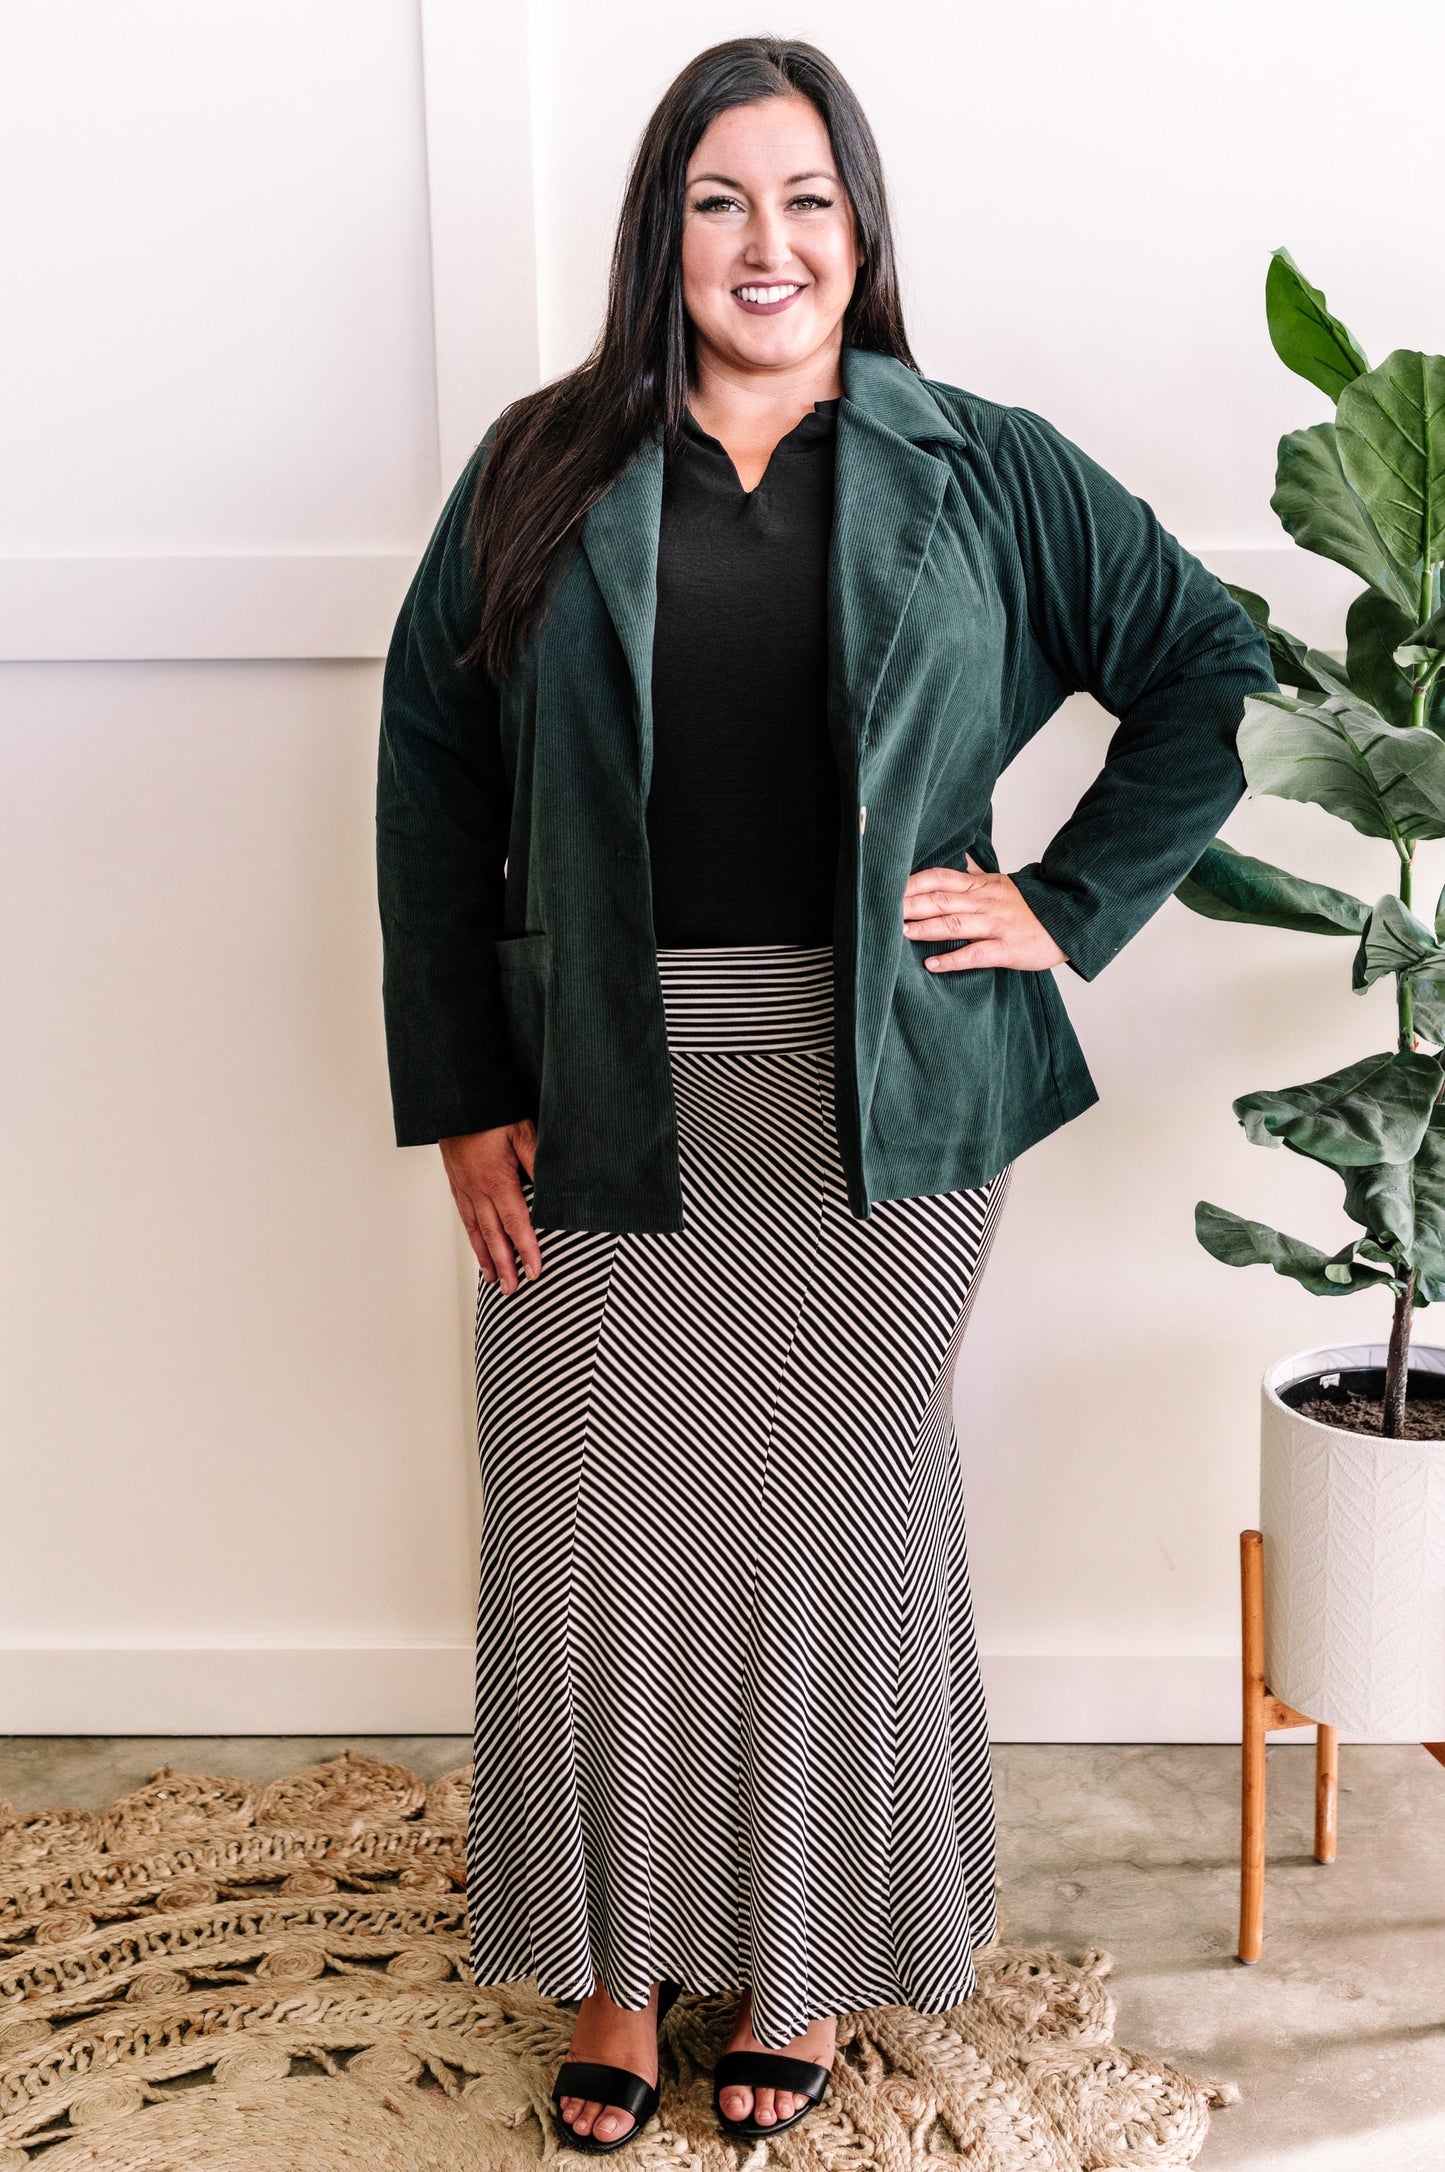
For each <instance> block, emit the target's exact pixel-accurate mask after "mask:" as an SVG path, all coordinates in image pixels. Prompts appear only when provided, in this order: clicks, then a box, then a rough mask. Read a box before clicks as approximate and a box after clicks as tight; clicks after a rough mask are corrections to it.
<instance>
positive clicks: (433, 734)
mask: <svg viewBox="0 0 1445 2172" xmlns="http://www.w3.org/2000/svg"><path fill="white" fill-rule="evenodd" d="M494 431H495V425H493V428H492V430H489V431H488V432H487V435H486V436H485V437H484V438H483V439H482V442H481V444H480V445H479V446H478V447H477V449H476V451H475V452H474V453H473V455H472V457H471V459H470V460H469V461H468V463H467V465H466V467H465V468H464V469H463V471H462V473H461V475H460V476H459V477H458V479H457V481H456V483H455V485H454V486H453V488H452V492H451V495H450V496H449V497H448V499H447V501H446V504H445V505H444V506H443V508H442V512H441V516H440V518H439V519H438V521H437V524H436V527H435V529H434V530H433V532H432V537H431V540H430V542H429V543H428V544H427V547H426V550H425V552H424V554H423V556H422V560H421V563H420V565H419V566H418V567H417V570H416V573H415V576H414V577H413V579H412V583H411V586H410V588H409V589H408V590H407V593H406V598H405V600H404V602H403V603H402V606H401V612H400V615H399V616H398V618H397V621H396V627H395V630H394V632H393V634H392V637H391V643H390V646H389V648H388V650H387V657H386V668H385V671H384V674H383V678H382V697H381V737H380V748H379V753H378V760H377V787H376V871H377V898H378V903H379V906H380V912H381V930H382V959H383V963H382V1006H383V1010H384V1013H385V1020H386V1052H387V1065H388V1069H389V1072H390V1078H391V1098H392V1113H393V1118H394V1123H395V1130H396V1143H397V1145H398V1146H424V1145H430V1144H431V1143H433V1142H434V1141H436V1140H438V1139H444V1138H449V1137H452V1136H453V1135H455V1134H456V1133H459V1132H470V1131H486V1130H490V1129H491V1128H492V1127H493V1126H494V1125H497V1124H508V1123H515V1122H517V1121H518V1120H519V1119H520V1118H521V1117H523V1116H527V1115H532V1114H534V1113H535V1111H534V1109H533V1106H532V1100H531V1096H530V1095H529V1093H528V1091H527V1089H526V1086H525V1085H524V1083H523V1080H522V1078H521V1077H520V1075H519V1073H518V1070H517V1067H516V1063H515V1061H514V1058H513V1054H512V1048H511V1043H510V1040H509V1037H508V1033H507V1024H506V1018H505V1015H504V1012H503V1008H502V998H501V988H500V976H499V973H498V966H497V954H496V950H495V948H494V945H495V941H496V938H497V936H498V934H499V933H500V932H501V924H502V896H503V889H504V868H505V863H506V854H507V836H508V830H509V826H510V815H511V787H510V783H509V780H508V776H507V771H506V766H505V763H504V761H503V758H502V743H501V718H500V702H499V698H498V694H497V689H496V687H495V686H494V685H493V684H492V682H491V680H490V679H489V678H488V677H487V676H486V675H485V674H484V673H483V672H481V671H480V670H478V669H476V668H468V669H463V667H462V666H461V665H460V664H459V663H458V662H457V657H458V654H459V653H460V651H461V650H462V649H464V648H465V647H466V646H467V644H468V642H469V641H470V640H471V639H472V637H473V636H474V634H475V632H476V629H477V624H478V621H479V617H480V601H481V599H480V596H479V594H478V592H477V588H476V582H475V579H474V576H473V571H472V559H471V542H470V536H469V533H468V530H469V521H468V511H469V507H470V504H471V498H472V493H473V491H474V489H475V487H476V483H477V478H478V475H479V473H480V470H481V468H482V466H483V465H484V464H485V460H486V456H487V453H488V451H489V450H490V446H491V441H492V437H493V434H494Z"/></svg>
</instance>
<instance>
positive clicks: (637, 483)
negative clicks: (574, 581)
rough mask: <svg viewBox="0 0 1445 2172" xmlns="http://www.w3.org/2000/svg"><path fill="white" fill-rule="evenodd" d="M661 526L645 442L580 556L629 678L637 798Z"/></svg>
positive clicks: (655, 455)
mask: <svg viewBox="0 0 1445 2172" xmlns="http://www.w3.org/2000/svg"><path fill="white" fill-rule="evenodd" d="M661 526H662V440H661V438H660V437H651V438H648V439H646V440H645V441H644V443H643V444H642V445H640V446H639V447H638V450H637V451H636V452H635V453H634V454H633V457H632V459H631V460H630V461H629V463H628V465H627V466H626V467H625V468H624V469H623V471H622V473H621V474H620V475H619V476H618V478H617V480H616V481H615V482H614V483H612V484H610V485H609V487H608V488H607V489H606V490H605V491H604V492H603V494H602V496H601V497H600V498H599V499H598V500H597V503H596V504H595V505H594V506H592V507H591V508H590V510H589V511H588V513H587V515H586V517H585V519H584V520H583V522H582V549H583V551H584V553H585V554H586V558H587V563H588V565H589V566H590V567H591V568H592V575H593V578H594V580H595V581H596V583H597V586H598V587H599V588H600V589H601V591H602V600H603V602H604V603H605V604H606V606H607V612H608V616H609V617H610V618H611V620H612V623H613V625H614V626H615V627H616V629H617V638H618V640H619V641H620V642H621V643H622V653H623V655H624V656H625V657H626V658H627V669H628V672H629V673H630V675H631V678H632V691H633V700H634V706H635V713H636V717H637V729H638V758H639V765H640V771H641V781H642V795H643V797H644V799H645V798H646V796H647V788H648V785H649V784H650V782H651V779H652V634H653V627H654V625H655V624H656V620H657V541H658V534H659V531H660V529H661Z"/></svg>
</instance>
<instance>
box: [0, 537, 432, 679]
mask: <svg viewBox="0 0 1445 2172" xmlns="http://www.w3.org/2000/svg"><path fill="white" fill-rule="evenodd" d="M421 547H422V546H421V543H420V542H419V543H418V544H417V547H416V550H415V551H412V552H404V551H353V552H345V553H336V554H325V555H323V554H320V553H315V554H312V553H307V554H304V555H302V554H297V553H287V554H284V555H281V556H276V557H263V556H245V557H234V558H232V557H221V556H210V555H206V554H197V555H194V556H187V557H177V558H160V557H143V556H134V557H116V558H7V559H4V560H0V662H3V663H150V662H154V661H157V660H161V659H174V660H181V659H189V660H193V661H194V660H195V659H197V658H203V659H207V660H214V661H217V662H221V661H227V662H256V661H260V660H264V659H270V658H288V657H289V658H298V659H300V658H319V657H331V658H337V657H377V656H384V655H385V654H386V647H387V642H388V641H389V639H390V637H391V630H392V627H393V626H394V625H395V623H396V614H397V612H398V611H399V609H400V608H401V600H402V597H403V596H404V595H405V594H406V591H407V587H408V585H409V583H410V581H411V577H412V574H413V573H414V572H415V571H416V562H417V559H418V557H419V556H420V554H421Z"/></svg>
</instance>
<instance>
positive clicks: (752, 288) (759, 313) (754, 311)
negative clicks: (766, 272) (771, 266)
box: [733, 279, 804, 317]
mask: <svg viewBox="0 0 1445 2172" xmlns="http://www.w3.org/2000/svg"><path fill="white" fill-rule="evenodd" d="M784 286H793V283H792V281H791V280H788V279H769V280H763V279H759V280H757V281H756V282H755V283H754V282H751V281H750V282H749V286H748V292H749V293H758V294H768V293H772V292H774V291H775V290H776V289H777V288H778V287H784ZM803 291H804V289H803V288H802V287H801V286H793V291H792V293H791V294H784V295H783V296H782V297H781V298H780V299H779V300H778V301H776V302H750V301H747V300H745V299H744V294H743V290H742V289H741V288H740V287H734V288H733V300H734V301H735V302H736V303H737V305H738V307H739V309H745V310H746V311H747V313H748V315H749V316H750V317H776V316H777V314H778V312H779V310H780V309H790V308H791V307H792V305H793V303H794V302H795V301H796V300H797V299H798V296H799V295H800V294H801V293H803Z"/></svg>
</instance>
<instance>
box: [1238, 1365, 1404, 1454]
mask: <svg viewBox="0 0 1445 2172" xmlns="http://www.w3.org/2000/svg"><path fill="white" fill-rule="evenodd" d="M1279 1399H1280V1401H1281V1402H1282V1403H1288V1405H1289V1407H1290V1409H1291V1410H1297V1411H1298V1412H1299V1414H1300V1416H1301V1417H1302V1418H1313V1419H1314V1420H1315V1421H1316V1423H1317V1424H1320V1425H1333V1426H1338V1427H1340V1428H1341V1429H1342V1430H1343V1431H1344V1432H1346V1433H1376V1434H1378V1433H1379V1431H1380V1420H1381V1418H1382V1417H1383V1415H1384V1409H1385V1368H1384V1366H1383V1365H1362V1366H1359V1367H1356V1368H1354V1369H1353V1370H1351V1371H1348V1372H1330V1373H1316V1374H1314V1375H1313V1377H1312V1378H1310V1379H1308V1380H1296V1381H1293V1382H1292V1383H1291V1384H1290V1386H1289V1387H1287V1388H1281V1389H1280V1390H1279ZM1404 1428H1405V1429H1404V1432H1403V1433H1402V1434H1396V1435H1395V1436H1393V1437H1394V1438H1396V1439H1401V1440H1445V1373H1427V1372H1416V1371H1415V1370H1414V1369H1413V1368H1412V1370H1411V1372H1410V1376H1409V1379H1408V1381H1407V1383H1406V1388H1405V1412H1404Z"/></svg>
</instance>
